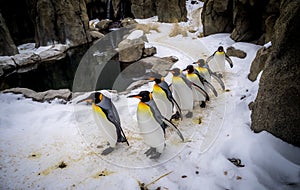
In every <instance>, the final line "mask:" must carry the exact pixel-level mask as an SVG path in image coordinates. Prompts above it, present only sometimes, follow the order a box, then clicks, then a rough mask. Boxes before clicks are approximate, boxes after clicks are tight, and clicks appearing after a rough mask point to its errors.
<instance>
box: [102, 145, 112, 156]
mask: <svg viewBox="0 0 300 190" xmlns="http://www.w3.org/2000/svg"><path fill="white" fill-rule="evenodd" d="M113 150H114V148H113V147H108V148H107V149H105V150H103V152H102V153H101V155H103V156H105V155H108V154H109V153H111V152H112V151H113Z"/></svg>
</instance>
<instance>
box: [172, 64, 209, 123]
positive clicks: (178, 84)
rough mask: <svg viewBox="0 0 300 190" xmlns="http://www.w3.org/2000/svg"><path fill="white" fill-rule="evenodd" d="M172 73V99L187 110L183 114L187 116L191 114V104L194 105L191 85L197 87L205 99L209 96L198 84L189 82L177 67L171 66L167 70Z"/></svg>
mask: <svg viewBox="0 0 300 190" xmlns="http://www.w3.org/2000/svg"><path fill="white" fill-rule="evenodd" d="M167 71H169V72H171V73H172V75H173V77H172V92H173V95H174V99H175V100H176V101H177V102H178V104H179V106H180V108H181V109H182V110H185V111H187V114H186V115H185V116H186V117H187V118H191V117H192V116H193V106H194V97H193V90H192V89H193V86H194V88H197V90H199V91H200V92H201V93H202V94H203V95H204V96H205V97H206V100H209V96H208V94H207V93H206V91H205V90H204V89H203V88H201V87H200V86H198V85H197V84H195V83H193V82H191V81H190V80H188V79H187V78H186V76H185V75H184V74H182V71H181V70H180V69H179V68H173V69H171V70H167Z"/></svg>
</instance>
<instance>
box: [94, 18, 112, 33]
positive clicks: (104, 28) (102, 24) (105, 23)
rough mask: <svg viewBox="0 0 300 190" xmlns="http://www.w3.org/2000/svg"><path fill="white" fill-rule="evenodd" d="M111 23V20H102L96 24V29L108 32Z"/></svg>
mask: <svg viewBox="0 0 300 190" xmlns="http://www.w3.org/2000/svg"><path fill="white" fill-rule="evenodd" d="M111 23H112V20H108V19H104V20H101V21H100V22H98V23H97V24H96V26H95V27H96V28H98V29H99V30H100V31H108V27H109V25H110V24H111Z"/></svg>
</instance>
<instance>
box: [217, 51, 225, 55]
mask: <svg viewBox="0 0 300 190" xmlns="http://www.w3.org/2000/svg"><path fill="white" fill-rule="evenodd" d="M216 54H217V55H224V54H225V53H224V51H222V52H219V51H217V52H216Z"/></svg>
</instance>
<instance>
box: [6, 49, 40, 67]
mask: <svg viewBox="0 0 300 190" xmlns="http://www.w3.org/2000/svg"><path fill="white" fill-rule="evenodd" d="M12 59H13V60H14V62H15V63H16V65H17V66H18V67H26V66H29V65H32V64H35V63H37V62H39V61H41V57H40V56H39V55H37V54H35V53H30V52H29V53H22V54H17V55H15V56H13V57H12Z"/></svg>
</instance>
